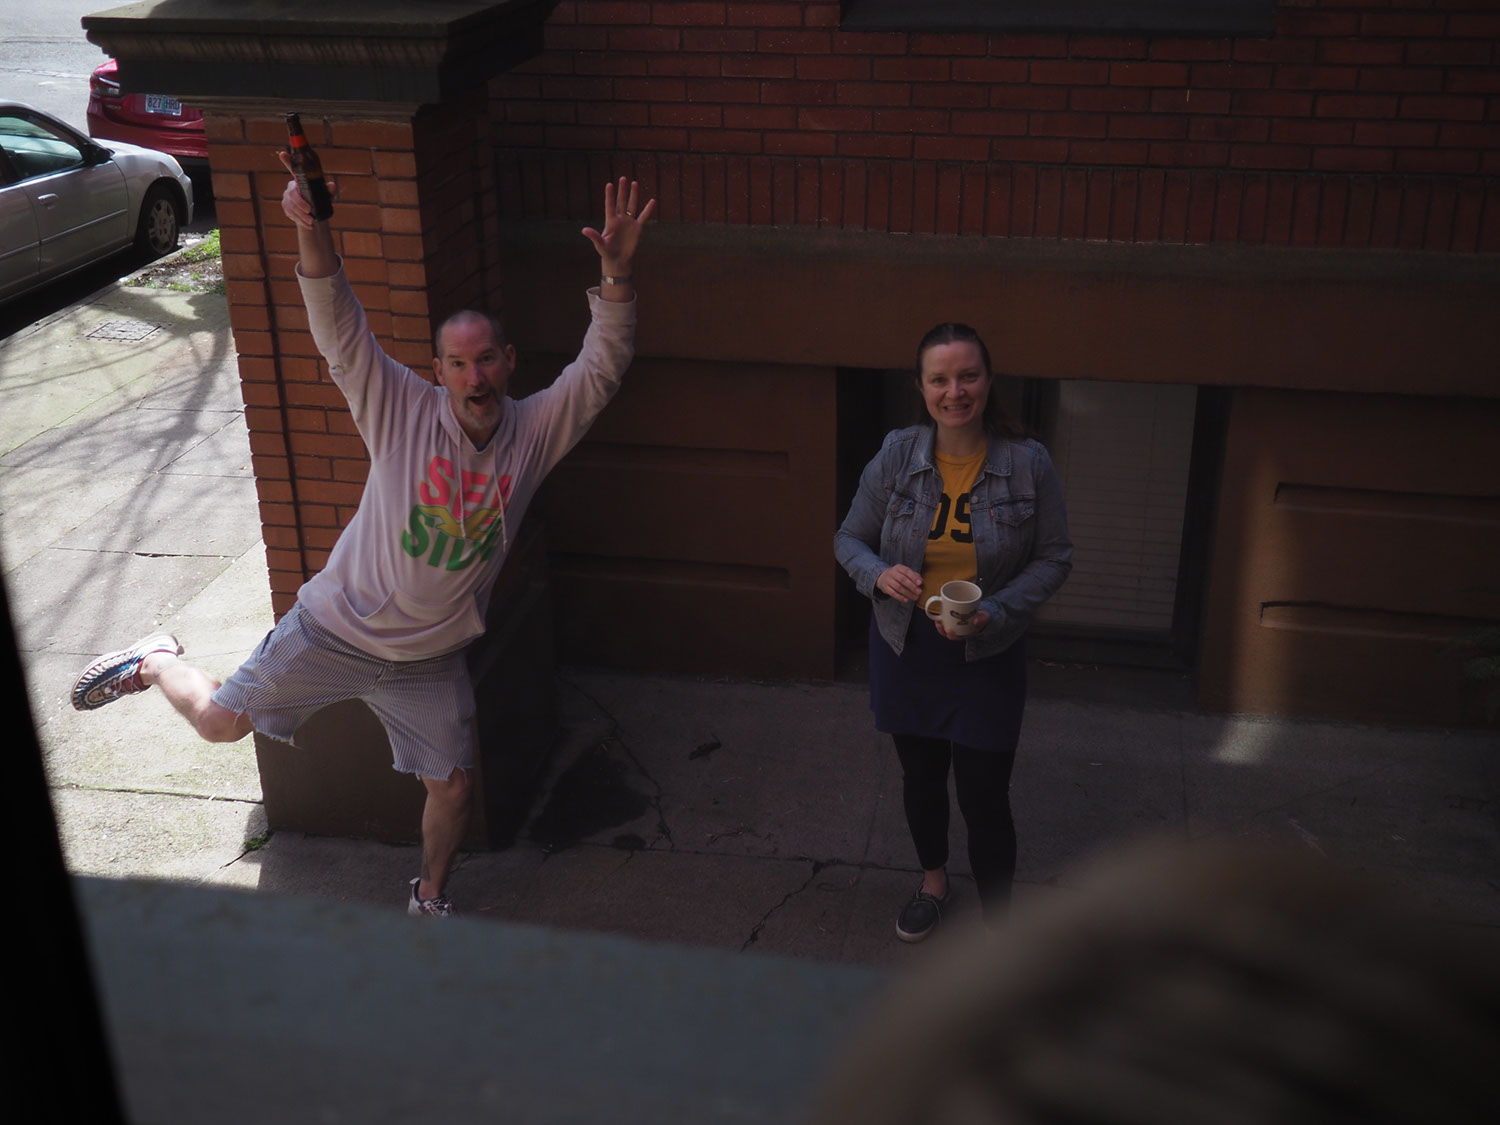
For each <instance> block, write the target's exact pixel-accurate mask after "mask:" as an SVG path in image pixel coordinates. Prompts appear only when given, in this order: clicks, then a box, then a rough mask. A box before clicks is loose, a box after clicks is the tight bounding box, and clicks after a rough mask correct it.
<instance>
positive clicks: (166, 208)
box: [135, 183, 182, 258]
mask: <svg viewBox="0 0 1500 1125" xmlns="http://www.w3.org/2000/svg"><path fill="white" fill-rule="evenodd" d="M181 233H182V218H181V216H180V215H179V214H178V212H177V200H176V199H175V198H174V197H173V194H172V189H171V188H169V187H167V185H166V184H161V183H157V184H152V185H151V187H150V189H149V190H148V191H147V192H146V198H145V199H143V200H141V217H140V220H139V221H138V222H137V223H136V227H135V244H136V246H137V247H138V248H139V249H140V250H141V252H142V253H145V254H149V255H150V256H151V257H153V258H160V257H161V256H162V255H163V254H170V253H171V252H172V251H173V250H176V249H177V242H178V239H179V237H180V236H181Z"/></svg>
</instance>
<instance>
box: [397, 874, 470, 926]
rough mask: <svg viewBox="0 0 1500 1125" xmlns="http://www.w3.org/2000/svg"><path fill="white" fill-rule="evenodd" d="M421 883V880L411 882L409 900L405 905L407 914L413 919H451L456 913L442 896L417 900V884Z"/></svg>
mask: <svg viewBox="0 0 1500 1125" xmlns="http://www.w3.org/2000/svg"><path fill="white" fill-rule="evenodd" d="M421 881H422V880H421V879H413V880H412V881H411V898H410V899H409V900H408V901H407V903H406V912H407V913H408V914H410V915H411V916H412V917H413V918H452V917H453V916H454V915H455V914H457V913H458V911H456V910H454V909H453V904H452V903H451V902H449V901H448V899H447V897H446V896H444V895H438V896H437V898H418V897H417V884H418V883H420V882H421Z"/></svg>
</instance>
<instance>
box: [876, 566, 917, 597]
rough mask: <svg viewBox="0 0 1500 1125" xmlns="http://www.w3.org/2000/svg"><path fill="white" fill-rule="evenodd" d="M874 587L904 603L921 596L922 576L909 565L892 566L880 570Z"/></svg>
mask: <svg viewBox="0 0 1500 1125" xmlns="http://www.w3.org/2000/svg"><path fill="white" fill-rule="evenodd" d="M875 589H877V590H879V591H880V592H881V593H882V594H884V595H885V596H886V597H888V598H893V599H895V600H896V601H898V602H900V603H901V604H902V605H906V604H907V603H908V602H911V601H915V600H916V599H917V598H920V597H921V596H922V576H921V575H920V574H918V573H917V572H916V571H915V570H913V569H912V568H911V567H909V566H893V567H891V568H890V569H889V570H883V571H881V573H880V577H879V578H877V579H875Z"/></svg>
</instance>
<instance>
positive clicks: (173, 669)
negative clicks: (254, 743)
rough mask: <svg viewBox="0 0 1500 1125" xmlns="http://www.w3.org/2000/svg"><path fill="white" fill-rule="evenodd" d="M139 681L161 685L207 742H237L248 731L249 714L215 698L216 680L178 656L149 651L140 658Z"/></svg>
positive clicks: (172, 701)
mask: <svg viewBox="0 0 1500 1125" xmlns="http://www.w3.org/2000/svg"><path fill="white" fill-rule="evenodd" d="M141 682H142V683H144V684H147V685H148V686H149V685H154V686H155V687H157V688H158V689H160V691H161V693H162V694H163V695H165V696H166V697H167V700H168V702H170V703H171V704H172V706H173V707H174V708H176V710H177V713H178V714H179V715H181V716H182V717H183V718H185V719H186V720H187V721H188V722H190V723H192V724H193V729H194V730H196V731H197V732H198V735H199V737H201V738H205V739H207V740H208V741H209V742H238V741H239V740H240V739H242V738H244V737H245V735H247V734H249V733H250V716H249V715H248V714H236V713H235V712H233V711H231V710H229V709H228V708H227V707H220V706H219V705H218V704H217V703H215V702H214V700H213V694H214V692H216V691H218V690H219V681H218V680H217V679H215V678H214V677H213V676H210V675H209V674H208V673H207V672H205V671H204V670H203V669H202V668H195V667H194V666H193V665H191V664H189V663H188V662H187V661H186V660H183V659H182V657H180V656H173V655H172V654H171V653H169V652H154V653H152V654H151V655H150V656H148V657H146V659H145V660H143V661H141Z"/></svg>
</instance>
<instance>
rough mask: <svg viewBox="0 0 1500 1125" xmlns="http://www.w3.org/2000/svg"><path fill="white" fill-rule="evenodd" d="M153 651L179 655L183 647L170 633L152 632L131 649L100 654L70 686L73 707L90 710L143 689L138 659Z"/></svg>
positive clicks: (144, 686) (144, 685) (143, 658)
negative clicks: (105, 654)
mask: <svg viewBox="0 0 1500 1125" xmlns="http://www.w3.org/2000/svg"><path fill="white" fill-rule="evenodd" d="M154 652H170V653H171V654H172V655H173V656H181V655H182V646H181V645H180V644H178V643H177V638H176V637H174V636H172V634H171V633H153V634H152V635H151V636H149V637H147V638H146V639H145V640H143V641H137V642H136V643H135V644H134V645H132V646H131V647H130V648H125V649H121V650H120V651H119V652H112V653H110V654H109V655H108V656H101V657H100V658H99V659H98V660H96V661H94V662H93V663H92V664H90V665H89V666H88V667H87V668H85V669H84V670H83V675H81V676H79V677H78V682H77V683H76V684H74V685H73V706H74V707H76V708H77V709H78V710H80V711H92V710H93V709H94V708H96V707H103V706H104V705H105V704H106V703H113V702H114V701H115V700H117V699H119V698H120V696H122V695H134V694H135V693H136V692H138V691H145V690H146V688H147V687H148V686H149V685H147V684H143V683H141V661H143V660H145V659H146V657H148V656H150V655H151V654H152V653H154Z"/></svg>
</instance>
